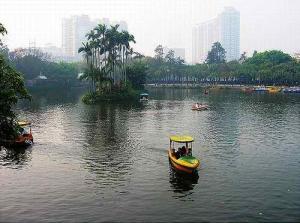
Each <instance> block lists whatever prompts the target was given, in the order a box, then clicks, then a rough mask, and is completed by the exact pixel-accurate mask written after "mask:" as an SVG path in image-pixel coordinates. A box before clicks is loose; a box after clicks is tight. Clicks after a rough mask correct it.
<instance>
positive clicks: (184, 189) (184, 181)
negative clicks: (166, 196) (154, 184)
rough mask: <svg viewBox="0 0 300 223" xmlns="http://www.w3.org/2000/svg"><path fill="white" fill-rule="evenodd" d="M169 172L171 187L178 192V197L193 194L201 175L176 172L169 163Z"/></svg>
mask: <svg viewBox="0 0 300 223" xmlns="http://www.w3.org/2000/svg"><path fill="white" fill-rule="evenodd" d="M169 169H170V170H169V171H170V172H169V174H170V180H169V181H170V183H171V189H172V190H173V191H174V192H175V193H176V194H177V195H176V197H186V196H188V195H190V194H192V193H193V192H192V191H193V189H194V187H195V185H196V184H198V179H199V175H198V174H193V175H188V174H183V173H179V172H176V171H175V170H174V169H173V167H172V165H171V164H170V163H169Z"/></svg>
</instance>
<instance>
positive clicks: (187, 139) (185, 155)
mask: <svg viewBox="0 0 300 223" xmlns="http://www.w3.org/2000/svg"><path fill="white" fill-rule="evenodd" d="M193 141H194V139H193V137H191V136H171V137H170V148H169V160H170V162H171V164H172V166H173V168H174V169H175V170H176V171H179V172H182V173H188V174H196V173H197V168H198V166H199V164H200V161H199V160H198V159H197V158H196V157H194V156H192V142H193ZM175 143H181V144H185V146H183V147H179V148H178V150H177V151H175Z"/></svg>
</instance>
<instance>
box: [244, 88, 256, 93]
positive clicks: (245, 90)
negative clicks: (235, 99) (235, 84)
mask: <svg viewBox="0 0 300 223" xmlns="http://www.w3.org/2000/svg"><path fill="white" fill-rule="evenodd" d="M242 91H243V92H246V93H251V92H253V91H254V88H253V87H243V88H242Z"/></svg>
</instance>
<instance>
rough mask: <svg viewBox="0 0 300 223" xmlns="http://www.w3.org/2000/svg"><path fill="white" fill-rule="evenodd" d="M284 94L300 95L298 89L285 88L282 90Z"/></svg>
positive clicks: (299, 89) (299, 88)
mask: <svg viewBox="0 0 300 223" xmlns="http://www.w3.org/2000/svg"><path fill="white" fill-rule="evenodd" d="M283 92H284V93H300V87H287V88H284V89H283Z"/></svg>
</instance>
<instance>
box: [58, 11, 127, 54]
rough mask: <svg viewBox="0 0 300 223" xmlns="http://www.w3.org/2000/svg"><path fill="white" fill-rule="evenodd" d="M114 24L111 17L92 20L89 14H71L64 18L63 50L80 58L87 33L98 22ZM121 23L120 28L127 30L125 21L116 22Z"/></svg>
mask: <svg viewBox="0 0 300 223" xmlns="http://www.w3.org/2000/svg"><path fill="white" fill-rule="evenodd" d="M99 23H101V24H105V25H107V26H109V25H113V23H110V21H109V19H107V18H103V19H95V20H91V19H90V18H89V16H87V15H80V16H77V15H75V16H71V17H70V18H64V19H63V20H62V51H63V53H64V54H65V56H69V57H73V58H74V59H80V58H81V56H80V55H79V54H78V49H79V48H80V47H81V46H82V42H86V34H87V33H88V32H89V31H90V30H91V29H93V28H94V27H95V26H96V25H97V24H99ZM115 23H116V24H120V27H119V30H127V29H128V27H127V23H126V22H125V21H120V22H115Z"/></svg>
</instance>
